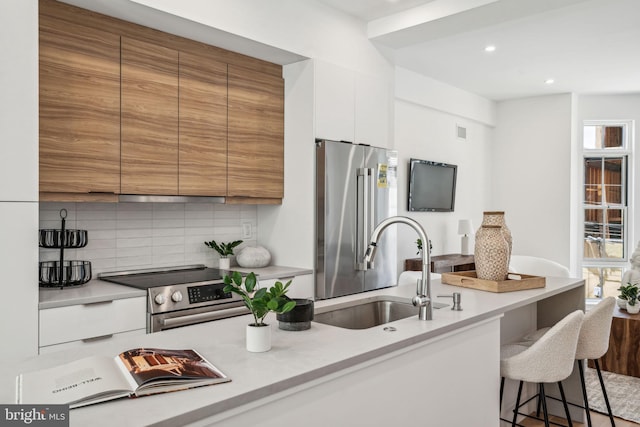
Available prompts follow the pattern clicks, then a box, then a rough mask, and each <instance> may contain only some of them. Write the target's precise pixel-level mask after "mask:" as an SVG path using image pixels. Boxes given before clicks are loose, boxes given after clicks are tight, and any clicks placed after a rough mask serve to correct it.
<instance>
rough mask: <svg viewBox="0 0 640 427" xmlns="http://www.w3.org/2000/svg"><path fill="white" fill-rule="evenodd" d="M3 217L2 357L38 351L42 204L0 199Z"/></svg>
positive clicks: (0, 268) (0, 224)
mask: <svg viewBox="0 0 640 427" xmlns="http://www.w3.org/2000/svg"><path fill="white" fill-rule="evenodd" d="M0 220H1V222H0V236H2V238H1V240H2V243H0V271H2V276H0V277H1V278H2V280H1V282H0V287H1V288H2V289H3V291H4V293H5V295H7V296H8V298H9V299H8V300H7V301H8V304H5V305H4V306H3V307H2V310H1V311H0V325H1V326H0V342H2V343H3V344H2V346H3V351H2V355H0V361H1V360H10V359H14V358H17V359H22V358H25V357H30V356H34V355H36V354H37V352H38V339H37V336H38V321H37V319H38V233H37V230H38V204H37V203H35V202H0Z"/></svg>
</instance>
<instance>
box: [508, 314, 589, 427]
mask: <svg viewBox="0 0 640 427" xmlns="http://www.w3.org/2000/svg"><path fill="white" fill-rule="evenodd" d="M583 317H584V314H583V313H582V311H580V310H576V311H574V312H572V313H570V314H568V315H567V316H565V317H564V318H563V319H562V320H560V321H559V322H558V323H556V324H555V325H554V326H552V327H551V328H549V330H548V331H546V333H545V334H544V335H542V336H541V337H540V338H539V339H538V340H537V341H535V342H532V343H528V344H530V345H522V344H507V345H504V346H502V347H501V349H500V374H501V376H502V383H501V385H500V405H501V406H502V394H503V390H504V380H505V378H509V379H512V380H517V381H520V383H519V385H518V396H517V398H516V406H515V409H514V411H513V420H512V422H511V425H512V426H515V425H516V421H517V418H518V414H519V412H518V409H519V407H520V398H521V395H522V386H523V383H524V382H525V381H526V382H532V383H538V384H539V386H540V394H541V396H540V399H541V401H542V409H543V413H544V423H545V426H546V427H548V426H549V414H548V412H547V403H546V398H545V391H544V384H545V383H558V387H559V389H560V395H561V396H562V401H563V406H564V410H565V413H566V414H567V420H568V421H569V425H572V424H571V417H570V416H569V408H568V406H567V402H566V399H565V396H564V390H563V388H562V383H561V381H562V380H564V379H566V378H567V377H568V376H569V375H571V372H572V371H573V363H574V360H575V356H576V348H577V345H578V336H579V335H580V327H581V325H582V319H583ZM505 421H506V420H505Z"/></svg>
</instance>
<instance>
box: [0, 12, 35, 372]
mask: <svg viewBox="0 0 640 427" xmlns="http://www.w3.org/2000/svg"><path fill="white" fill-rule="evenodd" d="M0 53H1V55H2V61H3V63H2V67H0V93H2V96H0V153H1V154H0V182H2V184H1V186H0V290H1V291H2V294H3V295H5V296H6V298H5V299H6V303H5V304H4V306H3V308H2V310H0V342H2V352H0V361H4V360H11V359H14V358H16V359H17V358H24V357H27V356H32V355H35V354H37V352H38V323H37V322H38V313H37V309H38V275H37V272H38V243H37V233H36V230H37V229H38V203H37V202H38V1H37V0H3V1H2V2H0Z"/></svg>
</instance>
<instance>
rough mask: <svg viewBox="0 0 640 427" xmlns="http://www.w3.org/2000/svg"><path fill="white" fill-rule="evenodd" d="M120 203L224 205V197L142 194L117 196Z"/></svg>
mask: <svg viewBox="0 0 640 427" xmlns="http://www.w3.org/2000/svg"><path fill="white" fill-rule="evenodd" d="M118 202H121V203H225V202H226V199H225V198H224V197H218V196H160V195H153V194H150V195H142V194H119V195H118Z"/></svg>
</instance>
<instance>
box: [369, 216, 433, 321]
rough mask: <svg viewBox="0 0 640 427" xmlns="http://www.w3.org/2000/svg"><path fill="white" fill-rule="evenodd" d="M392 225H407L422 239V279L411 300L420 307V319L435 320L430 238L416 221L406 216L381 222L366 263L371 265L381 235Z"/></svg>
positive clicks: (372, 234)
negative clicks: (432, 296)
mask: <svg viewBox="0 0 640 427" xmlns="http://www.w3.org/2000/svg"><path fill="white" fill-rule="evenodd" d="M391 224H407V225H408V226H410V227H411V228H413V229H414V230H415V231H416V233H418V236H419V237H420V239H422V242H423V244H422V248H423V249H422V279H420V280H418V283H417V286H416V296H415V297H413V298H412V299H411V302H412V303H413V305H414V306H416V307H419V308H420V311H419V312H418V319H420V320H431V319H433V306H432V304H431V271H430V265H431V254H430V252H429V238H428V237H427V233H426V232H425V231H424V228H422V226H421V225H420V224H418V223H417V222H416V221H414V220H413V219H411V218H407V217H405V216H392V217H390V218H387V219H385V220H383V221H381V222H380V224H378V225H377V226H376V228H375V229H374V230H373V231H372V232H371V243H369V247H368V248H367V252H366V253H365V254H364V262H365V263H370V262H371V261H373V258H374V257H375V255H376V249H377V244H378V239H380V234H382V232H383V231H384V229H385V228H387V227H388V226H390V225H391Z"/></svg>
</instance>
